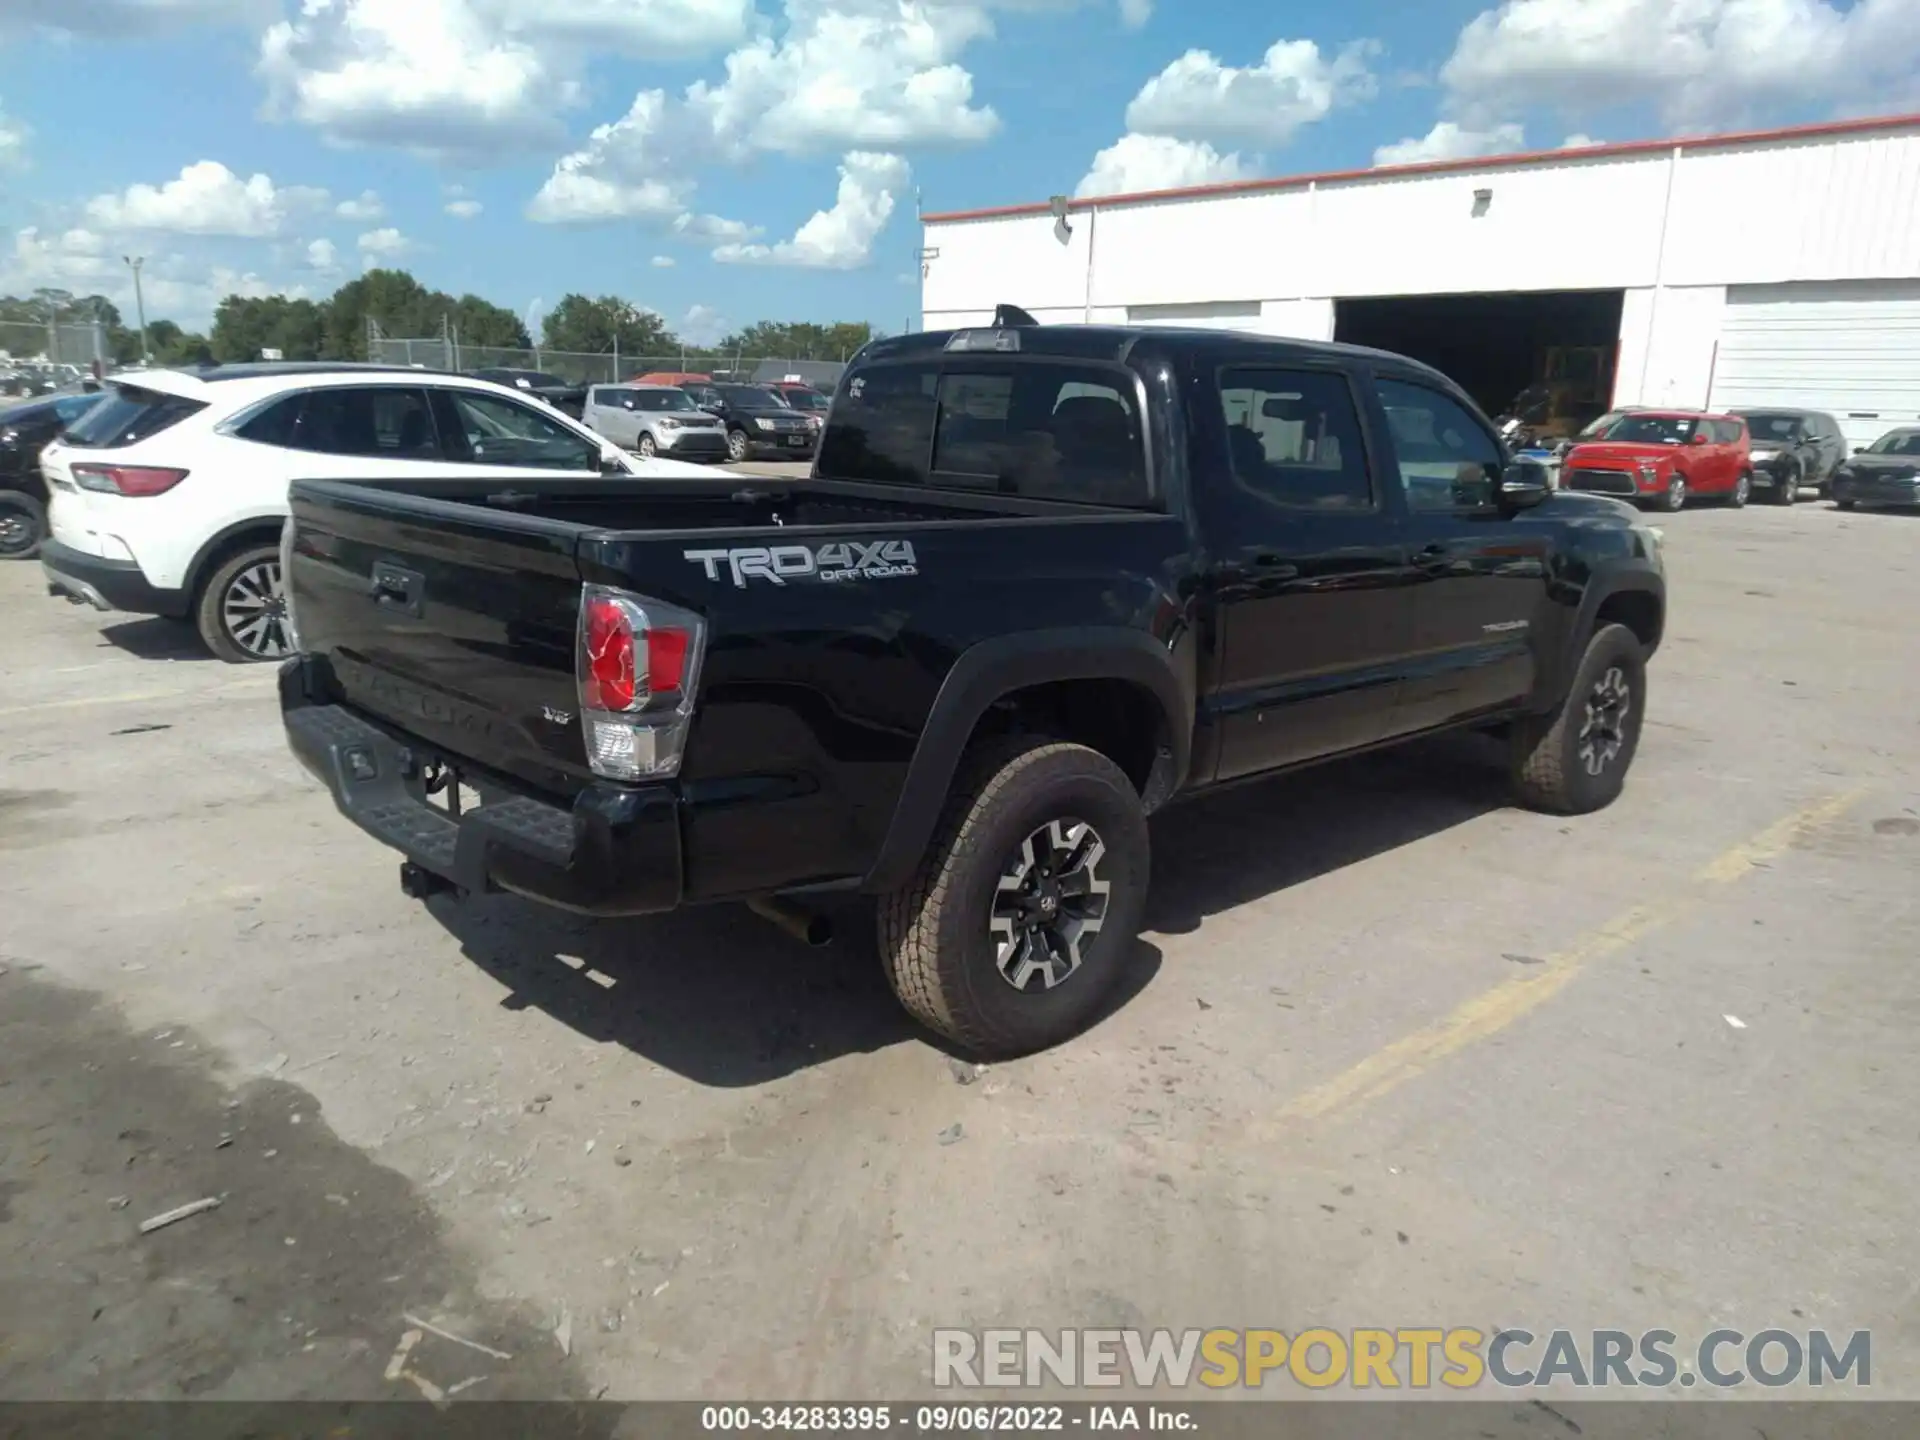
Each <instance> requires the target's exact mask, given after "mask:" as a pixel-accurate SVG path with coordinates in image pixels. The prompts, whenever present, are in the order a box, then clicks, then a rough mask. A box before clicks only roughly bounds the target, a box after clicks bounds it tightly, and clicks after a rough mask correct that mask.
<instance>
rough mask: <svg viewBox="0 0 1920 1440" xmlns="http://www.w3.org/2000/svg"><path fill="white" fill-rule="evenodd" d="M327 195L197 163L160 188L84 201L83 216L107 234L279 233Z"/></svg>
mask: <svg viewBox="0 0 1920 1440" xmlns="http://www.w3.org/2000/svg"><path fill="white" fill-rule="evenodd" d="M326 199H327V192H326V191H324V190H314V189H308V188H306V187H304V186H297V185H291V186H279V187H277V186H275V185H274V183H273V181H272V180H271V179H270V178H268V177H267V176H265V175H252V176H249V177H248V178H247V179H245V180H242V179H241V178H240V177H239V176H238V175H236V174H234V173H233V171H231V170H229V169H228V168H227V167H226V166H224V165H222V164H221V163H220V162H219V161H217V160H201V161H198V162H196V163H195V164H192V165H188V166H186V167H185V168H184V169H182V170H181V172H180V174H179V176H178V178H176V179H173V180H169V181H167V182H166V183H165V184H164V185H130V186H128V187H127V189H126V190H125V191H123V192H122V193H120V194H118V195H99V196H96V197H94V198H93V199H92V200H90V201H88V202H87V218H88V219H89V220H91V221H93V222H94V223H95V224H97V225H100V226H103V227H105V228H107V229H110V230H166V231H172V232H174V233H177V234H181V235H233V236H240V237H244V238H253V239H257V238H260V237H262V236H268V235H274V234H278V233H279V231H280V229H281V227H282V226H283V225H284V224H285V223H286V221H287V219H288V217H289V216H290V215H293V214H297V213H302V212H304V211H307V210H310V209H312V208H313V207H315V206H316V205H322V204H325V203H326Z"/></svg>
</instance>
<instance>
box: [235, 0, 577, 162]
mask: <svg viewBox="0 0 1920 1440" xmlns="http://www.w3.org/2000/svg"><path fill="white" fill-rule="evenodd" d="M551 3H552V5H554V6H558V5H561V4H564V3H565V0H551ZM258 69H259V73H260V76H261V78H262V79H263V80H264V81H265V82H266V87H267V113H268V114H269V115H270V116H272V117H274V118H276V119H291V120H296V121H299V122H300V123H302V124H305V125H310V126H312V127H314V128H315V129H317V130H319V131H320V132H321V133H322V134H324V135H326V136H327V137H328V138H329V139H331V140H334V141H336V142H339V143H343V144H369V145H392V146H397V147H399V148H402V149H407V150H411V151H414V152H416V153H420V154H424V155H429V156H434V157H441V158H446V157H456V156H466V157H473V156H482V155H488V154H499V153H501V152H506V151H517V150H526V149H533V148H539V147H542V146H545V145H549V144H552V143H553V142H554V141H555V140H557V139H558V138H559V136H560V135H561V133H562V132H561V129H560V124H559V121H558V119H557V116H558V113H559V112H560V111H561V110H563V109H565V108H567V107H569V106H571V105H573V104H575V103H577V102H578V100H579V97H580V93H581V91H580V82H579V80H578V78H577V77H576V76H574V75H572V74H570V73H567V72H566V71H565V69H564V67H557V66H556V63H555V61H554V60H553V58H552V57H550V56H549V55H547V54H545V53H543V52H542V51H541V50H539V49H538V48H536V47H535V46H533V45H530V44H528V43H527V42H526V41H525V40H524V39H521V38H519V37H517V36H515V35H513V34H511V33H509V32H508V31H506V30H505V29H504V28H503V27H501V26H500V25H499V24H498V23H497V17H494V16H491V15H489V14H487V13H485V12H484V11H483V9H482V7H480V6H479V5H477V4H476V3H473V0H303V3H302V5H301V7H300V12H299V15H298V17H297V18H296V19H293V20H284V21H281V22H280V23H278V24H276V25H274V26H272V27H271V28H270V29H268V31H267V32H266V34H265V35H264V36H263V37H262V39H261V42H260V60H259V66H258Z"/></svg>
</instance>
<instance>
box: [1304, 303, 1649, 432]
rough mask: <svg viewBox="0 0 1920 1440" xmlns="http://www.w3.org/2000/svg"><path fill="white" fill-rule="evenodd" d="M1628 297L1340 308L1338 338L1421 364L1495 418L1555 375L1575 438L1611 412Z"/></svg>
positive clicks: (1563, 420)
mask: <svg viewBox="0 0 1920 1440" xmlns="http://www.w3.org/2000/svg"><path fill="white" fill-rule="evenodd" d="M1623 298H1624V297H1623V292H1621V291H1619V290H1549V291H1528V292H1524V293H1522V292H1515V293H1511V294H1495V295H1400V296H1387V297H1378V298H1368V299H1364V300H1336V301H1335V302H1334V325H1333V338H1334V339H1335V340H1341V341H1345V342H1346V343H1348V344H1350V345H1371V346H1373V347H1375V348H1376V349H1380V350H1392V351H1394V352H1396V353H1398V354H1401V355H1410V356H1412V357H1413V358H1414V359H1415V360H1423V361H1425V362H1426V363H1427V364H1429V365H1431V366H1433V367H1434V369H1436V370H1438V371H1440V372H1441V373H1442V374H1444V375H1447V376H1449V377H1450V378H1451V379H1452V380H1453V382H1454V383H1455V384H1456V385H1458V386H1460V388H1461V389H1463V390H1465V391H1466V392H1467V393H1468V394H1469V395H1471V396H1473V398H1474V399H1475V400H1476V401H1477V402H1479V405H1480V408H1481V409H1483V410H1485V411H1486V412H1487V414H1489V415H1498V414H1500V413H1501V412H1502V411H1504V410H1505V409H1506V408H1507V407H1508V406H1509V405H1510V404H1512V403H1513V399H1514V397H1515V396H1516V395H1518V394H1519V393H1520V392H1521V391H1522V390H1524V389H1526V388H1527V387H1528V386H1530V385H1534V384H1537V383H1540V382H1541V381H1544V380H1546V379H1547V378H1548V376H1549V375H1550V374H1553V375H1554V376H1555V377H1556V378H1555V381H1554V383H1555V385H1556V387H1557V388H1558V390H1559V393H1560V398H1559V399H1558V400H1557V401H1556V402H1555V403H1556V407H1557V411H1558V413H1559V419H1558V422H1557V427H1567V426H1570V427H1571V428H1570V429H1568V433H1572V430H1577V429H1578V428H1579V427H1580V426H1581V425H1583V424H1585V423H1586V421H1587V420H1591V419H1593V418H1594V417H1595V416H1598V415H1599V414H1601V413H1602V412H1603V411H1604V410H1605V409H1606V408H1607V406H1608V405H1609V404H1611V403H1612V400H1613V377H1614V365H1615V362H1616V360H1617V358H1618V356H1619V353H1620V310H1621V306H1622V304H1623Z"/></svg>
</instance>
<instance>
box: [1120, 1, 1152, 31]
mask: <svg viewBox="0 0 1920 1440" xmlns="http://www.w3.org/2000/svg"><path fill="white" fill-rule="evenodd" d="M1152 18H1153V0H1120V23H1121V25H1122V26H1124V27H1125V28H1126V29H1128V30H1138V29H1140V28H1141V27H1142V26H1143V25H1145V24H1146V23H1147V21H1149V20H1151V19H1152Z"/></svg>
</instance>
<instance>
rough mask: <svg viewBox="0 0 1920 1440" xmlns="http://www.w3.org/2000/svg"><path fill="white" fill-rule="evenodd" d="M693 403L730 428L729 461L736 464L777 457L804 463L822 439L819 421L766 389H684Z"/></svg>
mask: <svg viewBox="0 0 1920 1440" xmlns="http://www.w3.org/2000/svg"><path fill="white" fill-rule="evenodd" d="M681 388H682V389H683V390H685V391H686V392H687V394H688V395H690V396H692V397H693V403H694V404H696V405H698V406H699V407H700V408H701V409H702V410H705V411H707V412H708V413H709V414H712V415H717V416H719V417H720V419H721V420H722V421H723V422H724V423H725V425H726V427H727V458H728V459H729V460H733V461H735V462H738V461H741V460H752V459H758V458H762V457H766V456H772V455H777V456H779V457H780V458H782V459H788V460H805V459H807V458H808V457H810V456H811V455H812V454H813V451H814V446H815V445H816V444H817V443H818V442H819V439H820V426H819V424H818V423H817V422H816V421H813V420H810V419H808V417H807V416H805V415H803V414H801V413H800V412H799V411H798V410H795V409H794V408H793V407H792V406H791V405H789V404H788V403H787V402H786V401H785V400H783V399H781V398H780V395H779V393H778V392H776V391H774V390H770V389H768V388H767V387H766V386H764V385H724V384H713V385H684V386H682V387H681Z"/></svg>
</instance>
